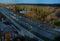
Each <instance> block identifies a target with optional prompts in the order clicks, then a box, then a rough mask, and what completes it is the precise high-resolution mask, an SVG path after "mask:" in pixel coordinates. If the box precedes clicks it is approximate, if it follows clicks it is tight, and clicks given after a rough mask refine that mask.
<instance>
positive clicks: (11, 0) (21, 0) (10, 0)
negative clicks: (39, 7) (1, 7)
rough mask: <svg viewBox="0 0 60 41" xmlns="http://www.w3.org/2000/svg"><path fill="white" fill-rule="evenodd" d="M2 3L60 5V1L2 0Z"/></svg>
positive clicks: (0, 1)
mask: <svg viewBox="0 0 60 41" xmlns="http://www.w3.org/2000/svg"><path fill="white" fill-rule="evenodd" d="M0 3H47V4H53V3H60V0H0Z"/></svg>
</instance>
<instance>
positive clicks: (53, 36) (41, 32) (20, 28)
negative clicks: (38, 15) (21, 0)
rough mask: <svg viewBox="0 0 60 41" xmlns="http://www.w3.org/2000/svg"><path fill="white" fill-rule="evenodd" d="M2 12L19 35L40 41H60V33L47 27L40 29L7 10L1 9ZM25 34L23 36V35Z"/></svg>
mask: <svg viewBox="0 0 60 41" xmlns="http://www.w3.org/2000/svg"><path fill="white" fill-rule="evenodd" d="M0 12H1V14H2V15H3V16H5V17H6V18H7V19H9V20H10V21H11V22H12V24H13V25H12V26H14V28H15V29H16V30H17V32H18V33H19V35H23V36H24V35H26V36H29V37H31V36H33V37H35V38H37V39H38V41H58V40H60V32H57V31H54V30H51V29H49V28H46V27H38V26H37V25H36V24H33V23H31V22H30V21H28V20H26V19H24V18H22V17H20V16H19V15H15V13H11V11H9V10H8V9H6V8H2V7H1V8H0ZM22 32H23V34H22Z"/></svg>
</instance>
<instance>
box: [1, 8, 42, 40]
mask: <svg viewBox="0 0 60 41" xmlns="http://www.w3.org/2000/svg"><path fill="white" fill-rule="evenodd" d="M4 9H5V8H1V9H0V11H1V12H2V14H3V15H4V16H6V17H7V18H8V19H9V20H10V21H11V22H12V23H13V24H14V25H15V26H16V27H17V28H18V29H17V28H16V29H17V31H18V33H19V34H21V33H23V34H24V35H26V36H29V37H35V38H36V39H38V41H43V40H42V39H40V38H38V37H37V36H35V35H34V34H32V33H30V32H29V31H27V30H26V29H24V28H23V27H21V26H20V25H19V24H18V23H16V22H15V21H14V20H13V18H11V16H10V13H8V11H6V10H4ZM20 30H21V31H23V32H21V31H20ZM23 34H22V35H23Z"/></svg>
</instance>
